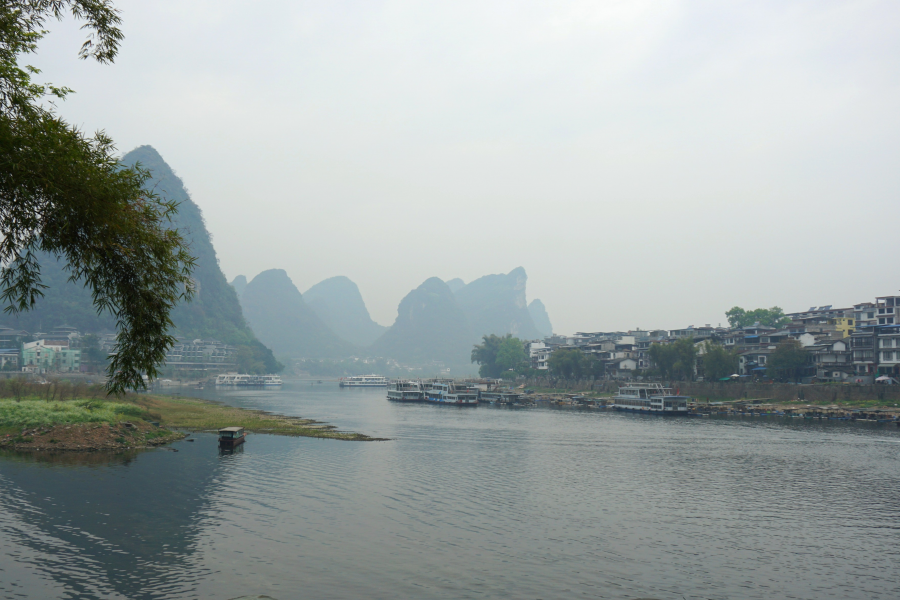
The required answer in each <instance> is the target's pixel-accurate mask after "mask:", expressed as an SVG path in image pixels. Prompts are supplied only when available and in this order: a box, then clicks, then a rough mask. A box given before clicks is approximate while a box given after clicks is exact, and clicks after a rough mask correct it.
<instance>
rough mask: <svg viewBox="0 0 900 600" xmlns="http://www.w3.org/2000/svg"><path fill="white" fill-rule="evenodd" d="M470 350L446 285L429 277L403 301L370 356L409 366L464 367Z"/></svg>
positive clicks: (469, 336)
mask: <svg viewBox="0 0 900 600" xmlns="http://www.w3.org/2000/svg"><path fill="white" fill-rule="evenodd" d="M471 350H472V333H471V330H470V328H469V323H468V320H467V319H466V315H465V313H464V312H463V311H462V309H461V308H460V307H459V305H458V304H457V302H456V298H455V297H454V295H453V292H451V291H450V288H449V287H448V286H447V284H446V283H444V282H443V281H441V280H440V279H438V278H437V277H432V278H431V279H428V280H426V281H425V282H424V283H423V284H422V285H420V286H419V287H417V288H416V289H414V290H413V291H411V292H410V293H409V294H407V295H406V297H405V298H403V300H402V301H401V302H400V306H399V307H398V308H397V320H396V321H394V324H393V325H392V326H391V328H390V329H388V330H387V331H386V332H385V334H384V335H382V336H381V337H380V338H378V340H376V341H375V343H374V344H373V345H372V348H371V354H374V355H376V356H384V357H389V358H394V359H396V360H398V361H401V362H406V363H412V364H424V363H427V362H429V361H440V362H443V363H445V364H448V365H464V364H467V363H469V362H470V360H469V359H470V353H471Z"/></svg>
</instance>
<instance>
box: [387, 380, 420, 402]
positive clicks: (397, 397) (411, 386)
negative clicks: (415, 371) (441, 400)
mask: <svg viewBox="0 0 900 600" xmlns="http://www.w3.org/2000/svg"><path fill="white" fill-rule="evenodd" d="M387 397H388V400H391V401H393V402H422V401H424V400H425V390H424V389H422V384H421V383H419V382H418V381H394V382H392V383H391V384H390V385H388V393H387Z"/></svg>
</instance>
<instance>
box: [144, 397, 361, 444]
mask: <svg viewBox="0 0 900 600" xmlns="http://www.w3.org/2000/svg"><path fill="white" fill-rule="evenodd" d="M128 401H129V402H130V403H132V405H133V406H136V407H139V408H140V409H141V410H143V411H145V412H146V414H147V415H150V416H152V417H153V418H152V419H150V420H153V421H158V422H159V423H160V425H161V426H163V427H178V428H184V429H190V430H193V431H215V430H217V429H219V428H220V427H230V426H237V427H243V428H245V429H246V430H247V431H251V432H255V433H273V434H277V435H293V436H303V437H316V438H326V439H335V440H350V441H376V440H377V438H371V437H369V436H366V435H362V434H360V433H350V432H346V431H337V430H336V429H335V427H334V426H333V425H328V424H326V423H320V422H318V421H313V420H312V419H301V418H299V417H286V416H283V415H274V414H271V413H267V412H264V411H261V410H247V409H243V408H235V407H233V406H228V405H225V404H219V403H217V402H209V401H207V400H199V399H197V398H181V397H178V398H173V397H171V396H157V395H151V394H130V395H129V396H128Z"/></svg>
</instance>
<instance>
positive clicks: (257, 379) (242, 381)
mask: <svg viewBox="0 0 900 600" xmlns="http://www.w3.org/2000/svg"><path fill="white" fill-rule="evenodd" d="M283 383H284V382H283V381H281V377H280V376H278V375H248V374H246V373H221V374H219V375H217V376H216V385H239V386H257V385H258V386H264V387H277V386H279V385H282V384H283Z"/></svg>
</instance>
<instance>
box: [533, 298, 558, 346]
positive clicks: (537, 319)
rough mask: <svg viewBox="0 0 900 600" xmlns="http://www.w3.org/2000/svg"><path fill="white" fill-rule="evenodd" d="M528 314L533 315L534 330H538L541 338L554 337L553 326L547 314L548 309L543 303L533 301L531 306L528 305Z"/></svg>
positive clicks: (536, 300)
mask: <svg viewBox="0 0 900 600" xmlns="http://www.w3.org/2000/svg"><path fill="white" fill-rule="evenodd" d="M528 314H530V315H531V320H532V322H533V323H534V328H535V329H537V330H538V333H539V334H540V335H541V337H548V336H551V335H553V325H551V324H550V315H548V314H547V309H546V308H545V307H544V303H543V302H541V301H540V300H538V299H537V298H535V299H534V300H532V301H531V304H529V305H528Z"/></svg>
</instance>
